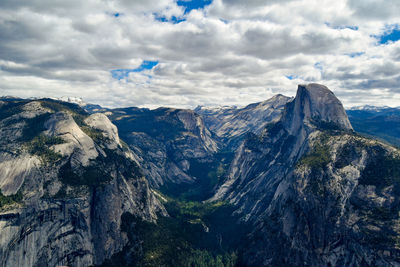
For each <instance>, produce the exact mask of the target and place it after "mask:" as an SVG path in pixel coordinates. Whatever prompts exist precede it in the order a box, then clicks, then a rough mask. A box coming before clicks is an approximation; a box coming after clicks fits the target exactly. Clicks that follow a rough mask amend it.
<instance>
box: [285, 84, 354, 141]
mask: <svg viewBox="0 0 400 267" xmlns="http://www.w3.org/2000/svg"><path fill="white" fill-rule="evenodd" d="M282 121H283V123H284V125H285V128H286V129H287V130H288V132H289V133H290V134H292V135H295V134H297V133H298V131H299V130H300V129H301V128H303V127H304V126H309V127H312V124H315V123H318V122H322V123H329V124H333V125H335V126H336V127H338V128H340V129H342V130H352V129H353V128H352V127H351V124H350V121H349V119H348V117H347V115H346V112H345V110H344V108H343V105H342V103H341V102H340V101H339V99H337V98H336V96H335V95H334V94H333V93H332V91H330V90H329V89H328V87H326V86H324V85H320V84H316V83H311V84H308V85H299V86H298V89H297V94H296V98H295V99H294V100H293V101H292V102H290V103H289V104H288V105H287V106H286V108H285V112H284V115H283V118H282Z"/></svg>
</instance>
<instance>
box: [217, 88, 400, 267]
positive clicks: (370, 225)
mask: <svg viewBox="0 0 400 267" xmlns="http://www.w3.org/2000/svg"><path fill="white" fill-rule="evenodd" d="M399 155H400V154H399V151H398V150H396V149H394V148H391V147H388V146H386V145H383V144H381V143H379V142H376V141H371V140H368V139H365V138H362V137H360V136H358V135H356V134H354V133H353V132H352V127H351V125H350V123H349V121H348V119H347V116H346V113H345V111H344V110H343V107H342V105H341V103H340V102H339V100H338V99H337V98H336V97H335V96H334V95H333V93H332V92H330V91H329V90H328V89H327V88H326V87H324V86H321V85H317V84H311V85H306V86H302V85H300V86H299V88H298V92H297V95H296V98H295V99H294V100H293V101H292V102H289V103H288V104H287V105H286V106H285V111H284V113H283V116H282V118H281V120H279V121H278V122H276V123H274V124H269V125H267V126H266V128H265V130H264V131H263V132H262V133H261V134H260V135H254V134H250V135H248V136H247V138H246V139H245V141H244V143H243V144H242V145H241V146H240V148H239V149H238V151H237V153H236V156H235V159H234V161H233V163H232V164H231V168H230V172H229V175H228V176H227V178H226V180H225V182H224V183H223V185H222V186H220V188H219V189H218V190H217V193H216V194H215V195H214V197H213V198H212V200H228V201H229V202H230V203H232V204H234V205H235V206H236V207H237V210H236V213H238V214H241V216H242V219H243V220H246V221H248V222H249V223H251V224H253V225H254V230H253V231H252V233H251V234H250V235H249V241H248V244H246V245H244V247H245V248H244V256H243V258H244V261H245V263H246V264H247V265H249V266H270V265H271V266H280V265H284V266H366V265H367V266H396V265H398V264H400V257H399V255H400V254H399V253H400V250H399V246H398V244H399V243H398V242H399V240H398V236H399V224H398V222H399V205H398V204H399V192H400V191H398V190H399V189H400V158H399ZM378 162H380V163H378ZM379 164H383V165H381V167H378V166H379ZM383 166H384V167H383ZM383 177H385V178H383Z"/></svg>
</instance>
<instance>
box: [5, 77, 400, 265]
mask: <svg viewBox="0 0 400 267" xmlns="http://www.w3.org/2000/svg"><path fill="white" fill-rule="evenodd" d="M67 100H68V99H67ZM72 100H74V99H72ZM72 100H68V101H60V100H54V99H18V98H12V97H10V98H1V99H0V189H1V192H0V266H61V265H67V266H229V267H233V266H399V265H400V239H399V236H400V223H399V222H400V199H399V196H400V151H399V149H397V148H395V147H392V146H390V145H387V144H385V143H382V142H380V141H378V140H373V139H370V138H367V137H365V136H364V135H360V134H358V133H357V132H356V131H355V129H356V127H354V126H353V125H352V124H351V121H350V120H349V118H348V115H347V114H346V111H345V110H344V108H343V106H342V104H341V103H340V101H339V100H338V99H337V98H336V96H335V95H334V94H333V93H332V92H331V91H330V90H329V89H328V88H327V87H325V86H323V85H319V84H308V85H299V86H298V90H297V94H296V97H295V98H288V97H284V96H282V95H277V96H275V97H273V98H271V99H269V100H267V101H264V102H260V103H256V104H252V105H249V106H247V107H245V108H235V107H234V108H230V107H223V108H218V109H217V108H215V109H210V108H204V107H198V108H196V111H193V110H187V109H174V108H158V109H154V110H150V109H145V108H135V107H131V108H116V109H103V108H96V109H93V110H85V107H86V105H81V106H80V105H78V104H76V103H71V102H73V101H72ZM75 102H76V101H75ZM78 102H79V101H78ZM96 111H97V112H100V113H95V112H96ZM355 111H357V112H359V111H360V110H355ZM361 111H363V112H382V111H381V109H379V110H378V109H375V108H374V109H371V108H368V109H362V110H361ZM393 112H394V111H393ZM387 114H389V113H387ZM385 116H386V115H385ZM353 127H354V128H353Z"/></svg>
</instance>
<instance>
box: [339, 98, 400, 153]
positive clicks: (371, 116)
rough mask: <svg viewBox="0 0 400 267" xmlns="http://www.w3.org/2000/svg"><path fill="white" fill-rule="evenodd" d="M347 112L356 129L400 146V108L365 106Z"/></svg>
mask: <svg viewBox="0 0 400 267" xmlns="http://www.w3.org/2000/svg"><path fill="white" fill-rule="evenodd" d="M346 112H347V115H348V116H349V120H350V122H351V124H352V125H353V127H354V130H355V131H357V132H359V133H361V134H364V135H366V136H370V137H374V138H379V139H381V140H384V141H386V142H389V143H390V144H393V145H395V146H397V147H400V108H390V107H373V106H364V107H358V108H352V109H350V110H347V111H346Z"/></svg>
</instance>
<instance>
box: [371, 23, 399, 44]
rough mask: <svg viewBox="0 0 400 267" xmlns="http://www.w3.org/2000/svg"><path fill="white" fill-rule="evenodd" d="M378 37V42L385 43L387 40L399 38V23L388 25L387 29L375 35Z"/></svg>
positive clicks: (393, 40)
mask: <svg viewBox="0 0 400 267" xmlns="http://www.w3.org/2000/svg"><path fill="white" fill-rule="evenodd" d="M375 37H376V38H378V42H379V43H380V44H387V43H389V42H396V41H398V40H400V25H398V24H397V25H392V26H390V27H388V30H387V31H385V32H384V33H383V34H382V35H380V36H375Z"/></svg>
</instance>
